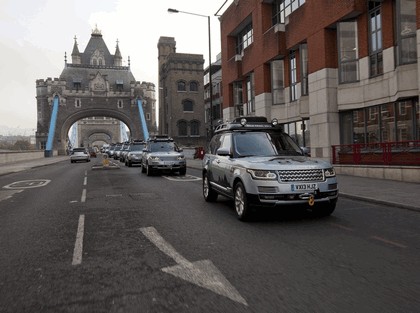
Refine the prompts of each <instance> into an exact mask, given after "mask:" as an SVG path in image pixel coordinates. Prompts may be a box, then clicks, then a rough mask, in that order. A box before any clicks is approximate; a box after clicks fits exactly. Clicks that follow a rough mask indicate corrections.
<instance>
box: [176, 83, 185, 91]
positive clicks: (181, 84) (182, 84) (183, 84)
mask: <svg viewBox="0 0 420 313" xmlns="http://www.w3.org/2000/svg"><path fill="white" fill-rule="evenodd" d="M181 86H183V87H181ZM180 87H181V88H180ZM176 90H177V91H178V92H186V91H187V83H186V82H185V81H184V80H178V81H177V82H176Z"/></svg>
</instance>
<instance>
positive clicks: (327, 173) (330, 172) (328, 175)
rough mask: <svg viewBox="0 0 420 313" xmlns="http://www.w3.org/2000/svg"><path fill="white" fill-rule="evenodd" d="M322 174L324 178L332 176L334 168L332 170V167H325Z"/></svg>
mask: <svg viewBox="0 0 420 313" xmlns="http://www.w3.org/2000/svg"><path fill="white" fill-rule="evenodd" d="M324 174H325V177H326V178H328V177H334V176H335V170H334V168H333V167H331V168H327V169H325V170H324Z"/></svg>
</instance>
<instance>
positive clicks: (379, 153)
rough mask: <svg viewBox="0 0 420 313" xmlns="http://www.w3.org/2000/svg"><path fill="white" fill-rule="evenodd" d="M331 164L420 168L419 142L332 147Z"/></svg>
mask: <svg viewBox="0 0 420 313" xmlns="http://www.w3.org/2000/svg"><path fill="white" fill-rule="evenodd" d="M332 152H333V155H332V162H333V164H354V165H403V166H404V165H406V166H420V140H410V141H397V142H378V143H367V144H350V145H334V146H332Z"/></svg>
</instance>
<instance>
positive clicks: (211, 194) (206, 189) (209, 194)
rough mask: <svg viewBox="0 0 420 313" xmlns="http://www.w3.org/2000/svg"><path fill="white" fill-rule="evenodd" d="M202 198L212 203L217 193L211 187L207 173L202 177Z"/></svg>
mask: <svg viewBox="0 0 420 313" xmlns="http://www.w3.org/2000/svg"><path fill="white" fill-rule="evenodd" d="M203 196H204V200H206V201H207V202H214V201H216V200H217V196H218V194H217V192H216V191H214V189H213V188H212V187H211V185H210V182H209V178H208V176H207V173H204V175H203Z"/></svg>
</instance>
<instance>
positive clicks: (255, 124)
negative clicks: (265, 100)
mask: <svg viewBox="0 0 420 313" xmlns="http://www.w3.org/2000/svg"><path fill="white" fill-rule="evenodd" d="M268 128H275V129H276V130H283V128H282V127H281V126H280V125H278V121H277V119H275V118H274V119H273V120H272V121H271V122H268V121H267V118H266V117H265V116H246V117H237V118H235V119H234V120H233V121H232V122H226V123H223V124H219V125H217V126H216V129H215V133H219V132H222V131H226V130H232V131H233V130H236V131H241V130H242V131H243V130H267V129H268Z"/></svg>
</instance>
